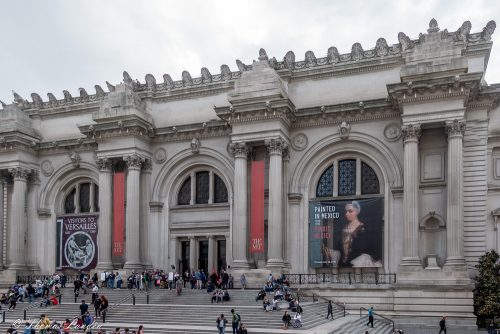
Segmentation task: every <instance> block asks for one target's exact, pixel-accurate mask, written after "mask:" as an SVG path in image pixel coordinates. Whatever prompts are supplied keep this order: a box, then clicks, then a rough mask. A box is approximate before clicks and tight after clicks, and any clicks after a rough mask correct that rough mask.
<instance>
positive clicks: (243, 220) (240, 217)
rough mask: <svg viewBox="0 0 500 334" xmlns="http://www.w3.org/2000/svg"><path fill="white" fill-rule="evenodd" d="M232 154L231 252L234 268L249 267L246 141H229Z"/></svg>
mask: <svg viewBox="0 0 500 334" xmlns="http://www.w3.org/2000/svg"><path fill="white" fill-rule="evenodd" d="M230 149H231V152H232V153H233V155H234V180H235V182H234V203H233V212H234V216H233V226H232V229H231V231H232V233H233V237H232V245H233V248H232V253H233V264H232V268H234V269H245V268H249V265H248V258H247V251H248V163H247V159H248V146H247V144H246V143H241V142H240V143H231V146H230Z"/></svg>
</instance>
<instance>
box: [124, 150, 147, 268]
mask: <svg viewBox="0 0 500 334" xmlns="http://www.w3.org/2000/svg"><path fill="white" fill-rule="evenodd" d="M123 160H124V161H125V162H126V163H127V170H128V173H127V210H126V212H125V214H126V217H125V221H126V225H125V226H126V228H125V238H126V240H125V257H126V261H125V265H124V266H123V268H124V269H128V270H133V271H137V270H141V269H142V264H141V250H140V246H139V240H140V222H139V220H140V219H141V215H140V203H141V202H140V189H141V188H140V186H141V185H140V177H141V166H142V164H143V162H144V159H143V158H141V157H140V156H138V155H137V154H132V155H129V156H126V157H124V158H123Z"/></svg>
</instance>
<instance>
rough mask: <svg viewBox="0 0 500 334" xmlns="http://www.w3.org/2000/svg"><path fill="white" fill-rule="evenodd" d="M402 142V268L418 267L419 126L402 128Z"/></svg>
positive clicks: (411, 125) (419, 262) (412, 125)
mask: <svg viewBox="0 0 500 334" xmlns="http://www.w3.org/2000/svg"><path fill="white" fill-rule="evenodd" d="M401 130H402V133H403V141H404V189H403V193H404V195H403V206H404V208H403V211H404V217H403V218H404V219H403V224H404V228H403V229H404V238H403V259H402V260H401V265H402V266H405V265H407V266H420V265H421V261H420V258H419V256H418V191H419V187H418V182H419V176H418V167H419V159H418V141H419V138H420V132H421V129H420V125H419V124H410V125H405V126H403V127H402V129H401Z"/></svg>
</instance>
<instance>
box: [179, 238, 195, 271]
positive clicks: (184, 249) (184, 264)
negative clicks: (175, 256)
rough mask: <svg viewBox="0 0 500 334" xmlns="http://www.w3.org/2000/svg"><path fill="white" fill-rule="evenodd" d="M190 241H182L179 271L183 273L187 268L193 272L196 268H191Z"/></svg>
mask: <svg viewBox="0 0 500 334" xmlns="http://www.w3.org/2000/svg"><path fill="white" fill-rule="evenodd" d="M189 256H190V254H189V241H181V260H180V262H179V268H178V269H179V270H180V271H179V273H180V274H182V273H184V272H185V271H186V270H188V271H189V272H190V273H191V270H193V269H194V268H189Z"/></svg>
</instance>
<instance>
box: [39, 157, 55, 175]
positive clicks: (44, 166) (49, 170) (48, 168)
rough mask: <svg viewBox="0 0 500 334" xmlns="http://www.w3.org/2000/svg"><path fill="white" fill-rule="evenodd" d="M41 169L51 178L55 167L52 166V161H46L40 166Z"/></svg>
mask: <svg viewBox="0 0 500 334" xmlns="http://www.w3.org/2000/svg"><path fill="white" fill-rule="evenodd" d="M40 169H41V170H42V173H43V175H45V176H47V177H48V176H51V175H52V173H54V166H52V162H50V160H44V161H42V163H41V164H40Z"/></svg>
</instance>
